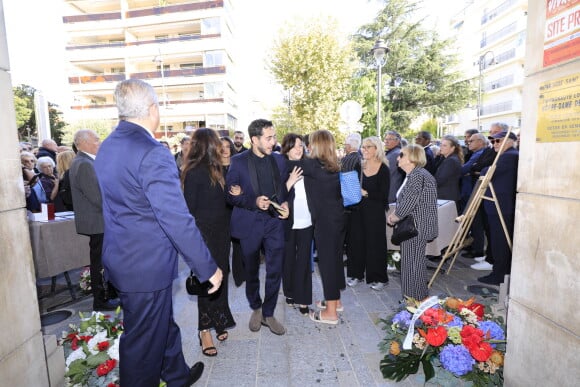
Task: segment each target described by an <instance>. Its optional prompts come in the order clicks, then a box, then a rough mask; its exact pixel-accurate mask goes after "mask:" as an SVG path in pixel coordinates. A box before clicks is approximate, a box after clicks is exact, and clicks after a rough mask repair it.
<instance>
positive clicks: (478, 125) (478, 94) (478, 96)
mask: <svg viewBox="0 0 580 387" xmlns="http://www.w3.org/2000/svg"><path fill="white" fill-rule="evenodd" d="M482 60H483V56H481V57H479V81H478V82H477V130H480V122H481V78H483V67H482V66H481V61H482Z"/></svg>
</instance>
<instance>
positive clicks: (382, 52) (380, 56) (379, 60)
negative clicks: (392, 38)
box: [371, 39, 389, 138]
mask: <svg viewBox="0 0 580 387" xmlns="http://www.w3.org/2000/svg"><path fill="white" fill-rule="evenodd" d="M371 52H372V53H373V56H374V57H375V62H376V64H377V137H379V138H381V83H382V80H381V79H382V68H383V66H384V65H385V62H386V57H387V54H388V53H389V47H387V45H386V44H385V42H384V41H383V40H382V39H379V40H377V41H376V42H375V46H374V47H373V48H372V50H371Z"/></svg>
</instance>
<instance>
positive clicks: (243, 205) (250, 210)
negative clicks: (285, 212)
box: [226, 150, 288, 239]
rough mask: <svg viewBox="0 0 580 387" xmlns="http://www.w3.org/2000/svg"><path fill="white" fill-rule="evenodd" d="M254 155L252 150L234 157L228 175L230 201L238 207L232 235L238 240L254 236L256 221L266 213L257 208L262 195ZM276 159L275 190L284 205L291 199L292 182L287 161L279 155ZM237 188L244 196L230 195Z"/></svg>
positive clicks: (233, 216)
mask: <svg viewBox="0 0 580 387" xmlns="http://www.w3.org/2000/svg"><path fill="white" fill-rule="evenodd" d="M250 152H252V150H248V151H247V152H242V153H238V154H237V155H235V156H233V157H232V158H231V163H230V168H229V169H228V174H227V175H226V187H227V192H228V193H227V194H226V199H227V201H228V203H230V204H231V205H233V206H234V210H233V212H232V219H231V223H230V225H231V232H232V236H233V237H234V238H240V239H241V238H245V237H247V236H248V234H250V233H251V232H252V229H253V224H254V221H256V219H258V216H261V215H263V211H260V209H259V208H258V207H257V206H256V198H257V197H258V196H261V195H262V194H261V192H260V188H259V186H258V174H257V172H256V168H255V167H254V164H253V163H252V162H251V161H250V159H249V156H250ZM272 157H273V160H274V161H275V163H274V164H273V165H272V167H273V168H275V170H274V180H275V182H274V187H275V189H276V198H277V200H276V201H277V203H279V204H281V203H283V202H285V201H286V200H287V196H288V191H287V190H286V180H287V179H288V173H287V171H286V159H285V158H284V156H282V155H280V154H278V153H272ZM276 169H277V170H276ZM233 185H239V186H240V187H241V188H242V193H241V195H238V196H232V195H230V194H229V190H230V187H231V186H233ZM270 211H271V214H272V216H273V217H274V218H277V217H278V214H277V213H276V212H275V211H272V210H270ZM280 221H281V220H280Z"/></svg>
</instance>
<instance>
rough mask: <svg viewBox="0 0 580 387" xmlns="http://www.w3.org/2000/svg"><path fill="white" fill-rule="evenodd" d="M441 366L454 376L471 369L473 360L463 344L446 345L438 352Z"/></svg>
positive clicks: (463, 373) (461, 374)
mask: <svg viewBox="0 0 580 387" xmlns="http://www.w3.org/2000/svg"><path fill="white" fill-rule="evenodd" d="M439 361H440V362H441V365H442V366H443V368H445V369H446V370H447V371H449V372H451V373H452V374H454V375H456V376H463V375H465V374H467V373H468V372H470V371H471V370H472V369H473V365H474V364H475V360H474V359H473V357H471V355H470V354H469V351H468V350H467V348H465V347H464V346H463V345H453V344H448V345H446V346H445V347H444V348H443V350H441V353H439Z"/></svg>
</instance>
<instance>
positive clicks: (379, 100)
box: [377, 65, 382, 138]
mask: <svg viewBox="0 0 580 387" xmlns="http://www.w3.org/2000/svg"><path fill="white" fill-rule="evenodd" d="M381 67H382V66H380V65H379V66H378V68H379V69H378V70H379V71H378V73H377V137H378V138H381V78H382V74H381V73H382V70H381Z"/></svg>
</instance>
